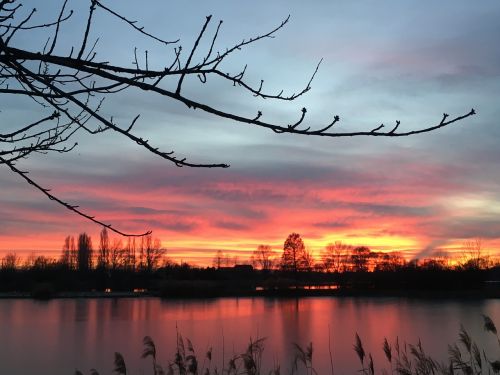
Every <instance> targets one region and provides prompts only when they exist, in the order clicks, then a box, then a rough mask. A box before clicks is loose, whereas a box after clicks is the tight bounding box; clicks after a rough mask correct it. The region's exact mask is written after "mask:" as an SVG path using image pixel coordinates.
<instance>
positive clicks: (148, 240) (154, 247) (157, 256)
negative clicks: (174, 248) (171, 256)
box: [143, 234, 167, 272]
mask: <svg viewBox="0 0 500 375" xmlns="http://www.w3.org/2000/svg"><path fill="white" fill-rule="evenodd" d="M143 239H144V245H145V246H144V265H143V267H144V269H145V270H146V271H147V272H151V271H153V270H154V269H155V268H157V267H158V265H159V264H160V261H161V260H162V258H163V257H164V256H165V254H166V253H167V249H165V248H164V247H162V246H161V241H160V240H159V239H158V238H155V239H153V236H152V235H151V234H148V235H147V236H144V237H143Z"/></svg>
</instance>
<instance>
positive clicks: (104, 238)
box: [97, 228, 109, 268]
mask: <svg viewBox="0 0 500 375" xmlns="http://www.w3.org/2000/svg"><path fill="white" fill-rule="evenodd" d="M108 266H109V235H108V231H107V229H106V228H102V230H101V233H100V234H99V253H98V255H97V267H100V268H108Z"/></svg>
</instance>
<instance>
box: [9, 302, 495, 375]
mask: <svg viewBox="0 0 500 375" xmlns="http://www.w3.org/2000/svg"><path fill="white" fill-rule="evenodd" d="M481 314H486V315H490V316H491V317H492V318H493V319H494V320H495V319H496V321H497V323H498V324H499V325H500V301H496V300H467V301H459V300H445V301H442V300H408V299H402V298H327V297H318V298H282V299H280V298H223V299H207V300H175V301H161V300H158V299H153V298H140V299H126V298H125V299H61V300H53V301H49V302H45V303H39V302H35V301H31V300H0V322H1V324H0V337H1V340H0V373H2V374H12V375H16V374H29V373H40V372H42V373H51V374H56V375H59V374H60V375H62V374H72V373H74V370H75V368H78V369H80V370H82V371H83V372H84V373H86V372H88V370H89V369H90V368H93V367H95V368H97V369H98V370H100V372H101V373H112V360H113V353H114V352H115V351H119V352H121V353H122V354H123V355H124V356H125V360H126V363H127V366H128V367H129V369H130V371H129V373H131V374H148V373H149V372H148V371H149V370H150V365H149V363H147V362H144V361H143V360H141V359H140V358H139V357H140V353H141V351H142V343H141V342H142V338H143V337H144V336H145V335H150V336H152V337H153V338H154V339H155V341H156V344H157V348H158V356H159V360H160V363H163V364H166V363H167V362H168V361H169V360H172V359H173V354H174V352H175V339H176V329H178V330H179V332H180V333H182V334H183V335H184V337H188V338H190V339H191V341H192V342H193V344H194V345H195V348H196V349H197V351H198V353H205V352H206V350H207V349H208V348H209V347H211V346H212V347H213V348H214V352H213V354H214V357H213V358H214V362H215V363H216V364H217V365H218V367H219V368H220V364H221V361H222V357H223V353H222V348H224V358H225V359H226V360H227V359H228V358H229V356H230V355H231V354H235V353H238V352H240V351H242V350H244V348H245V346H246V344H247V343H248V340H249V338H250V337H252V338H254V339H255V338H257V337H267V338H268V339H267V341H266V350H265V352H264V362H265V364H266V366H268V367H271V366H272V365H273V362H275V361H278V362H279V363H280V364H281V368H282V369H283V370H284V371H282V373H287V369H289V364H290V362H291V355H292V354H293V351H292V343H294V342H296V343H298V344H300V345H302V346H306V345H307V344H308V343H309V342H310V341H313V343H314V363H315V367H316V368H317V369H318V372H319V373H330V359H329V351H328V345H329V343H328V341H329V337H328V333H329V331H330V335H331V337H330V348H331V349H332V351H333V360H334V366H335V369H336V370H337V373H347V372H348V373H351V372H354V371H355V370H357V369H358V367H357V363H356V358H355V354H354V352H353V350H352V344H353V342H354V334H355V333H356V332H357V333H359V335H360V336H361V338H362V339H363V343H364V345H365V350H366V351H367V352H372V354H373V357H374V360H375V365H376V367H377V366H380V364H382V363H383V364H385V360H384V357H383V352H382V350H381V348H382V341H383V339H384V337H387V338H388V339H389V341H394V340H395V339H396V337H399V338H400V340H401V341H402V340H406V341H408V342H413V343H414V342H416V341H417V340H418V339H421V341H422V344H423V346H424V349H426V351H428V352H430V353H433V354H435V355H437V356H441V357H442V358H445V357H446V355H447V344H448V343H451V342H454V341H456V339H457V337H458V329H459V326H460V323H463V324H464V326H465V327H466V328H467V330H468V331H469V332H470V334H471V336H472V337H473V338H474V339H476V340H478V341H479V343H480V344H481V345H480V346H482V347H485V348H486V349H487V350H488V347H491V348H494V345H495V341H494V339H493V337H490V336H488V335H486V334H485V333H484V332H483V328H482V320H481ZM491 348H490V349H491ZM494 353H496V352H494ZM26 358H29V360H26ZM379 368H380V367H379ZM41 369H42V370H43V371H40V370H41Z"/></svg>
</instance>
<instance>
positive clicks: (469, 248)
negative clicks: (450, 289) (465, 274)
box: [461, 238, 489, 270]
mask: <svg viewBox="0 0 500 375" xmlns="http://www.w3.org/2000/svg"><path fill="white" fill-rule="evenodd" d="M462 252H463V257H462V258H463V259H462V262H461V267H462V268H464V269H468V270H480V269H485V268H488V265H489V256H487V255H484V254H483V247H482V241H481V239H480V238H476V239H474V240H468V241H465V242H464V244H463V247H462Z"/></svg>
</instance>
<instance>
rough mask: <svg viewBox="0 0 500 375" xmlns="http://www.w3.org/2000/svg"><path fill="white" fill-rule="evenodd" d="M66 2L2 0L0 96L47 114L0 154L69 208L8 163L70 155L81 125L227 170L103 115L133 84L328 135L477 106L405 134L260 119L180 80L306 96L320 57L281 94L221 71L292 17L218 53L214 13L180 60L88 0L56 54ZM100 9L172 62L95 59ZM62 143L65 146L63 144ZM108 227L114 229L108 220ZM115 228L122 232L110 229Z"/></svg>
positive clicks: (3, 139) (12, 136)
mask: <svg viewBox="0 0 500 375" xmlns="http://www.w3.org/2000/svg"><path fill="white" fill-rule="evenodd" d="M67 4H68V0H64V1H63V2H62V6H61V7H60V9H59V11H58V13H57V19H56V20H55V21H54V20H50V21H44V20H42V21H37V20H36V17H35V15H36V14H37V13H36V9H32V10H30V11H27V12H26V13H24V14H23V13H22V7H21V5H22V0H0V93H1V94H4V95H20V96H27V97H29V98H31V99H32V100H33V101H34V102H35V103H36V104H37V106H40V107H41V112H44V111H45V112H46V113H45V114H42V115H41V116H40V117H41V118H40V120H38V121H34V122H32V123H30V124H27V125H23V126H19V127H16V128H13V129H12V126H9V130H8V131H7V130H4V129H2V130H0V145H6V146H5V147H1V148H0V155H1V157H2V158H3V159H2V160H3V164H5V165H7V166H9V167H10V169H11V170H12V171H14V172H16V171H17V172H16V173H18V174H20V175H21V176H22V177H23V178H24V179H25V180H26V181H28V182H29V183H30V184H32V185H33V186H35V187H37V188H38V189H39V190H41V191H43V192H45V194H46V195H47V196H49V198H50V199H52V200H54V201H56V202H58V203H60V204H62V205H63V206H65V207H66V208H69V209H71V207H72V208H74V206H71V205H68V204H66V203H64V202H63V201H60V200H58V199H57V198H55V197H54V196H52V195H50V194H48V193H47V191H46V190H45V189H43V188H41V187H40V186H39V185H36V184H35V183H31V182H30V181H31V180H30V179H28V178H27V176H26V174H24V173H23V172H20V171H19V170H18V169H16V168H15V167H14V164H13V163H14V161H18V160H20V159H23V158H27V157H30V156H31V155H32V154H34V153H35V154H40V153H48V152H58V153H65V152H68V151H70V150H72V149H73V148H74V147H76V145H77V143H76V142H71V138H72V137H73V136H74V135H75V134H76V133H77V132H78V131H80V130H83V131H85V132H87V133H89V134H92V135H99V134H101V133H103V132H105V131H108V130H110V131H113V132H116V133H119V134H121V135H122V136H124V137H126V138H127V139H129V140H130V141H132V142H135V143H136V144H138V145H139V146H141V147H142V148H144V149H146V150H147V151H149V152H151V153H153V154H155V155H157V156H159V157H161V158H163V159H165V160H168V161H170V162H172V163H173V164H174V165H176V166H179V167H182V166H188V167H202V168H227V167H228V165H227V164H224V163H192V162H189V161H187V160H186V158H184V157H182V158H181V157H177V156H176V155H175V154H174V152H173V151H167V152H165V151H162V150H161V149H160V148H159V147H156V146H153V145H151V144H150V142H149V140H147V139H144V138H142V137H139V136H137V135H135V134H134V132H133V130H134V125H135V124H136V123H137V121H138V119H139V115H137V116H136V117H135V118H134V119H133V120H132V121H131V123H129V124H125V125H123V124H119V123H117V122H116V121H115V120H114V119H113V117H110V118H108V117H107V116H105V115H104V114H102V113H101V111H100V110H101V106H102V105H103V101H104V99H105V98H106V97H108V96H111V95H113V94H117V93H119V92H122V91H124V90H128V89H132V88H135V89H138V90H141V91H145V92H149V93H153V94H156V95H158V96H160V97H164V98H166V99H172V100H175V101H178V102H181V103H183V104H185V105H186V106H187V107H189V108H191V109H199V110H202V111H204V112H205V113H209V114H211V115H214V116H216V117H218V118H225V119H229V120H232V121H235V122H239V123H243V124H247V125H252V126H258V127H263V128H266V129H269V130H272V131H274V132H275V133H290V134H300V135H313V136H322V137H331V138H338V137H353V136H378V137H380V136H384V137H402V136H409V135H414V134H420V133H425V132H430V131H433V130H436V129H439V128H442V127H445V126H448V125H450V124H453V123H455V122H457V121H460V120H463V119H465V118H467V117H469V116H472V115H474V114H475V111H474V110H471V111H470V112H468V113H466V114H464V115H461V116H456V117H453V118H450V117H449V115H448V114H444V115H443V118H442V119H441V121H440V122H439V123H438V124H437V125H431V126H427V127H423V128H419V129H410V130H406V131H402V130H400V128H399V127H400V121H396V125H395V126H394V127H393V128H392V129H391V130H388V131H385V130H382V129H383V125H380V126H378V127H376V128H373V129H372V130H369V131H356V132H349V131H348V130H347V131H340V129H339V128H338V126H336V127H334V125H335V124H337V123H339V122H340V117H339V116H338V115H334V116H333V121H332V122H330V123H328V124H326V125H325V124H307V121H306V118H305V117H306V113H307V109H306V108H302V110H301V115H300V118H299V119H298V120H297V121H296V122H295V123H293V124H287V123H284V124H281V123H277V122H269V121H264V120H263V118H262V111H260V110H256V112H257V115H256V116H252V117H246V116H245V115H242V114H239V113H237V112H232V111H227V110H223V109H219V108H218V107H216V106H211V105H210V104H209V103H208V102H202V101H199V100H196V99H193V98H192V97H191V96H190V95H189V93H188V92H187V91H186V90H183V84H184V83H185V82H186V80H188V79H190V78H195V79H196V78H197V79H199V80H200V81H201V83H202V84H205V83H207V81H208V80H209V79H210V77H212V78H218V79H220V80H223V81H225V82H228V83H232V85H233V86H237V87H239V88H241V89H242V91H243V92H247V93H249V94H251V95H253V96H254V97H258V98H262V99H276V100H283V101H293V100H295V99H297V98H298V97H300V96H302V95H304V94H305V93H306V92H308V91H309V90H310V89H311V84H312V82H313V80H314V79H315V77H316V74H317V72H318V70H319V67H320V65H321V63H322V59H321V60H320V61H319V62H318V64H317V65H316V67H315V69H314V71H313V73H312V75H311V76H310V77H309V79H308V81H307V83H306V85H305V86H303V87H302V88H301V89H300V90H298V91H296V92H295V93H290V94H289V93H284V91H283V90H279V92H278V93H269V92H267V91H266V90H265V89H264V80H260V82H259V83H258V84H257V85H253V84H251V83H249V82H248V81H247V80H246V78H245V77H246V76H245V73H246V72H247V64H245V65H244V67H243V69H241V70H238V71H237V73H234V72H233V73H228V72H227V71H222V70H221V68H219V67H220V66H221V64H222V63H223V62H224V61H227V60H228V58H229V57H230V56H231V55H232V54H233V53H234V52H236V51H240V50H242V49H244V48H245V47H247V46H249V45H251V44H254V43H256V42H258V41H260V40H263V39H267V38H274V37H275V34H276V33H277V32H278V31H279V30H281V29H282V28H283V27H284V26H285V25H286V24H287V23H288V22H289V19H290V16H288V17H287V18H286V19H284V20H283V21H282V22H281V23H279V24H278V25H277V26H275V27H274V28H273V29H271V30H270V31H268V32H265V33H261V34H259V35H256V36H253V37H250V38H247V39H243V40H242V41H241V42H238V43H235V44H234V45H232V46H229V47H227V48H225V49H223V50H218V48H217V46H216V43H217V41H218V36H219V33H220V30H221V26H222V21H219V22H218V24H217V26H216V27H215V30H214V31H213V34H212V33H211V32H210V31H209V27H210V26H211V25H210V23H211V19H212V16H207V17H206V20H205V22H204V23H203V25H202V27H201V30H200V32H199V33H198V35H197V37H196V39H195V41H194V44H193V46H192V47H191V49H190V51H189V54H188V55H187V59H184V58H183V55H182V51H183V47H182V45H180V44H178V43H179V39H176V40H174V41H167V40H166V39H164V38H161V37H159V36H156V35H154V34H152V33H149V32H147V31H145V30H144V27H142V26H138V25H137V21H134V20H131V19H129V18H128V17H126V16H125V15H122V14H120V13H118V12H116V11H114V10H113V9H112V8H110V7H108V6H106V5H104V4H103V3H101V1H99V0H89V2H88V4H89V12H88V15H86V16H85V18H84V19H85V21H83V20H82V21H83V22H85V24H84V31H83V33H82V35H81V39H80V40H78V41H77V42H75V43H74V44H73V45H72V46H71V52H70V53H69V55H61V54H57V53H55V51H56V48H57V44H58V43H59V41H60V39H61V38H59V33H60V32H61V28H62V26H63V25H64V23H65V22H66V21H67V20H68V19H70V18H71V17H73V16H74V12H73V11H72V10H70V11H67V10H66V9H67ZM98 12H103V13H105V14H108V15H110V16H111V17H112V18H114V19H117V20H118V21H119V22H123V23H125V24H126V25H127V26H128V27H130V28H131V29H132V30H133V31H135V32H137V33H140V34H141V35H142V36H144V37H146V38H148V39H150V40H154V41H156V42H158V43H160V44H161V47H162V48H165V47H167V46H168V47H169V46H170V45H171V44H178V45H177V46H175V47H174V49H173V52H171V51H169V53H170V56H171V58H172V60H169V61H170V63H167V64H166V65H165V66H163V67H160V68H158V67H155V66H154V65H152V64H151V63H150V61H151V55H150V53H148V51H145V52H144V62H143V63H141V64H140V61H141V60H142V59H140V58H139V57H140V56H139V57H138V55H137V48H134V55H133V62H132V64H131V65H127V64H120V63H112V62H110V61H105V60H101V61H98V60H97V56H96V52H95V47H96V44H97V42H98V40H99V38H96V40H95V41H94V43H93V44H92V45H91V44H90V40H89V38H90V35H91V33H92V32H93V27H94V25H93V20H94V18H95V17H96V14H97V13H98ZM40 29H41V30H46V31H47V32H48V33H49V35H50V36H49V37H48V38H47V41H46V42H45V44H44V45H43V46H41V48H40V49H38V50H34V51H30V50H27V49H26V48H19V47H17V46H16V44H15V41H16V38H14V36H16V35H17V34H18V33H30V32H33V30H37V31H36V32H39V30H40ZM208 33H211V36H210V37H208V38H206V37H205V36H206V35H207V34H208ZM204 45H205V46H206V49H207V52H206V53H201V54H200V53H199V50H200V49H201V48H203V47H204ZM89 47H90V48H89ZM74 51H77V52H76V56H73V52H74ZM47 111H50V112H47ZM254 113H255V112H254ZM70 142H71V143H70ZM65 143H68V145H66V144H65ZM51 197H52V198H51ZM71 210H72V211H74V212H76V213H78V214H79V215H81V216H84V217H86V218H88V219H90V220H92V221H95V222H97V221H96V220H95V219H91V218H92V217H91V216H88V215H86V214H84V213H82V212H80V211H78V210H74V209H71ZM105 226H106V227H108V228H110V229H112V228H111V227H110V226H108V225H105ZM112 230H114V231H116V232H117V233H121V232H119V231H117V230H115V229H112ZM122 234H124V233H122Z"/></svg>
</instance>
